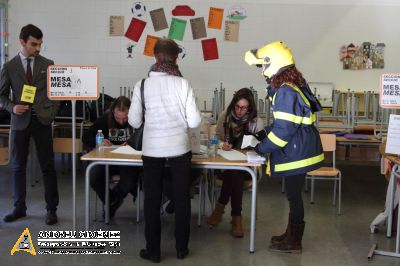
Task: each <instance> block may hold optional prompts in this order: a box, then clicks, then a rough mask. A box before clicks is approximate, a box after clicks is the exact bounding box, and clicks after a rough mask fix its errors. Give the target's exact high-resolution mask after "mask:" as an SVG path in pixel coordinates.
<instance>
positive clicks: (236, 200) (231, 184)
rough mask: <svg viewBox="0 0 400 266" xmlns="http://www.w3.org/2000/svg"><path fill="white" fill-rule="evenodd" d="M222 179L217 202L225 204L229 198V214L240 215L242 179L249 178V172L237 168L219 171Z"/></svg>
mask: <svg viewBox="0 0 400 266" xmlns="http://www.w3.org/2000/svg"><path fill="white" fill-rule="evenodd" d="M220 176H221V177H222V179H223V183H222V188H221V194H220V196H219V199H218V202H219V203H221V204H223V205H226V204H228V202H229V198H230V199H231V208H232V210H231V215H232V216H241V215H242V198H243V181H244V180H245V179H248V178H250V179H251V176H250V174H249V173H247V172H244V171H238V170H226V171H224V172H222V173H220Z"/></svg>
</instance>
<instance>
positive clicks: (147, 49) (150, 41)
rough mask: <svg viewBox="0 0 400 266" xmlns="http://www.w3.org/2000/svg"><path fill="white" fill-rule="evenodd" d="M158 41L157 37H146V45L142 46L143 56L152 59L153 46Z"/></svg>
mask: <svg viewBox="0 0 400 266" xmlns="http://www.w3.org/2000/svg"><path fill="white" fill-rule="evenodd" d="M158 39H159V37H157V36H152V35H147V38H146V44H145V45H144V50H143V54H144V55H147V56H152V57H154V46H155V45H156V42H157V41H158Z"/></svg>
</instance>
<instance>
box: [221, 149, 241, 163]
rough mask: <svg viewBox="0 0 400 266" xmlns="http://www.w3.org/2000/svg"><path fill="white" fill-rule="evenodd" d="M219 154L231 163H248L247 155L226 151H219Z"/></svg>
mask: <svg viewBox="0 0 400 266" xmlns="http://www.w3.org/2000/svg"><path fill="white" fill-rule="evenodd" d="M218 154H219V155H221V156H222V157H224V158H225V159H227V160H229V161H246V160H247V157H246V155H245V154H243V153H241V152H240V151H235V150H230V151H224V150H221V149H218Z"/></svg>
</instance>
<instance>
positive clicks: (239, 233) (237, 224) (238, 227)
mask: <svg viewBox="0 0 400 266" xmlns="http://www.w3.org/2000/svg"><path fill="white" fill-rule="evenodd" d="M231 224H232V230H231V233H232V236H234V237H243V236H244V230H243V224H242V216H232V222H231Z"/></svg>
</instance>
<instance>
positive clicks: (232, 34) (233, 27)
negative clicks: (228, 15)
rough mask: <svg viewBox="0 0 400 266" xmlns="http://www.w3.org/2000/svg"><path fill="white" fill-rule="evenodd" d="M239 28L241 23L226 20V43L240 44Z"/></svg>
mask: <svg viewBox="0 0 400 266" xmlns="http://www.w3.org/2000/svg"><path fill="white" fill-rule="evenodd" d="M239 27H240V21H238V20H236V21H234V20H226V21H225V34H224V35H225V41H228V42H238V41H239Z"/></svg>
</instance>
